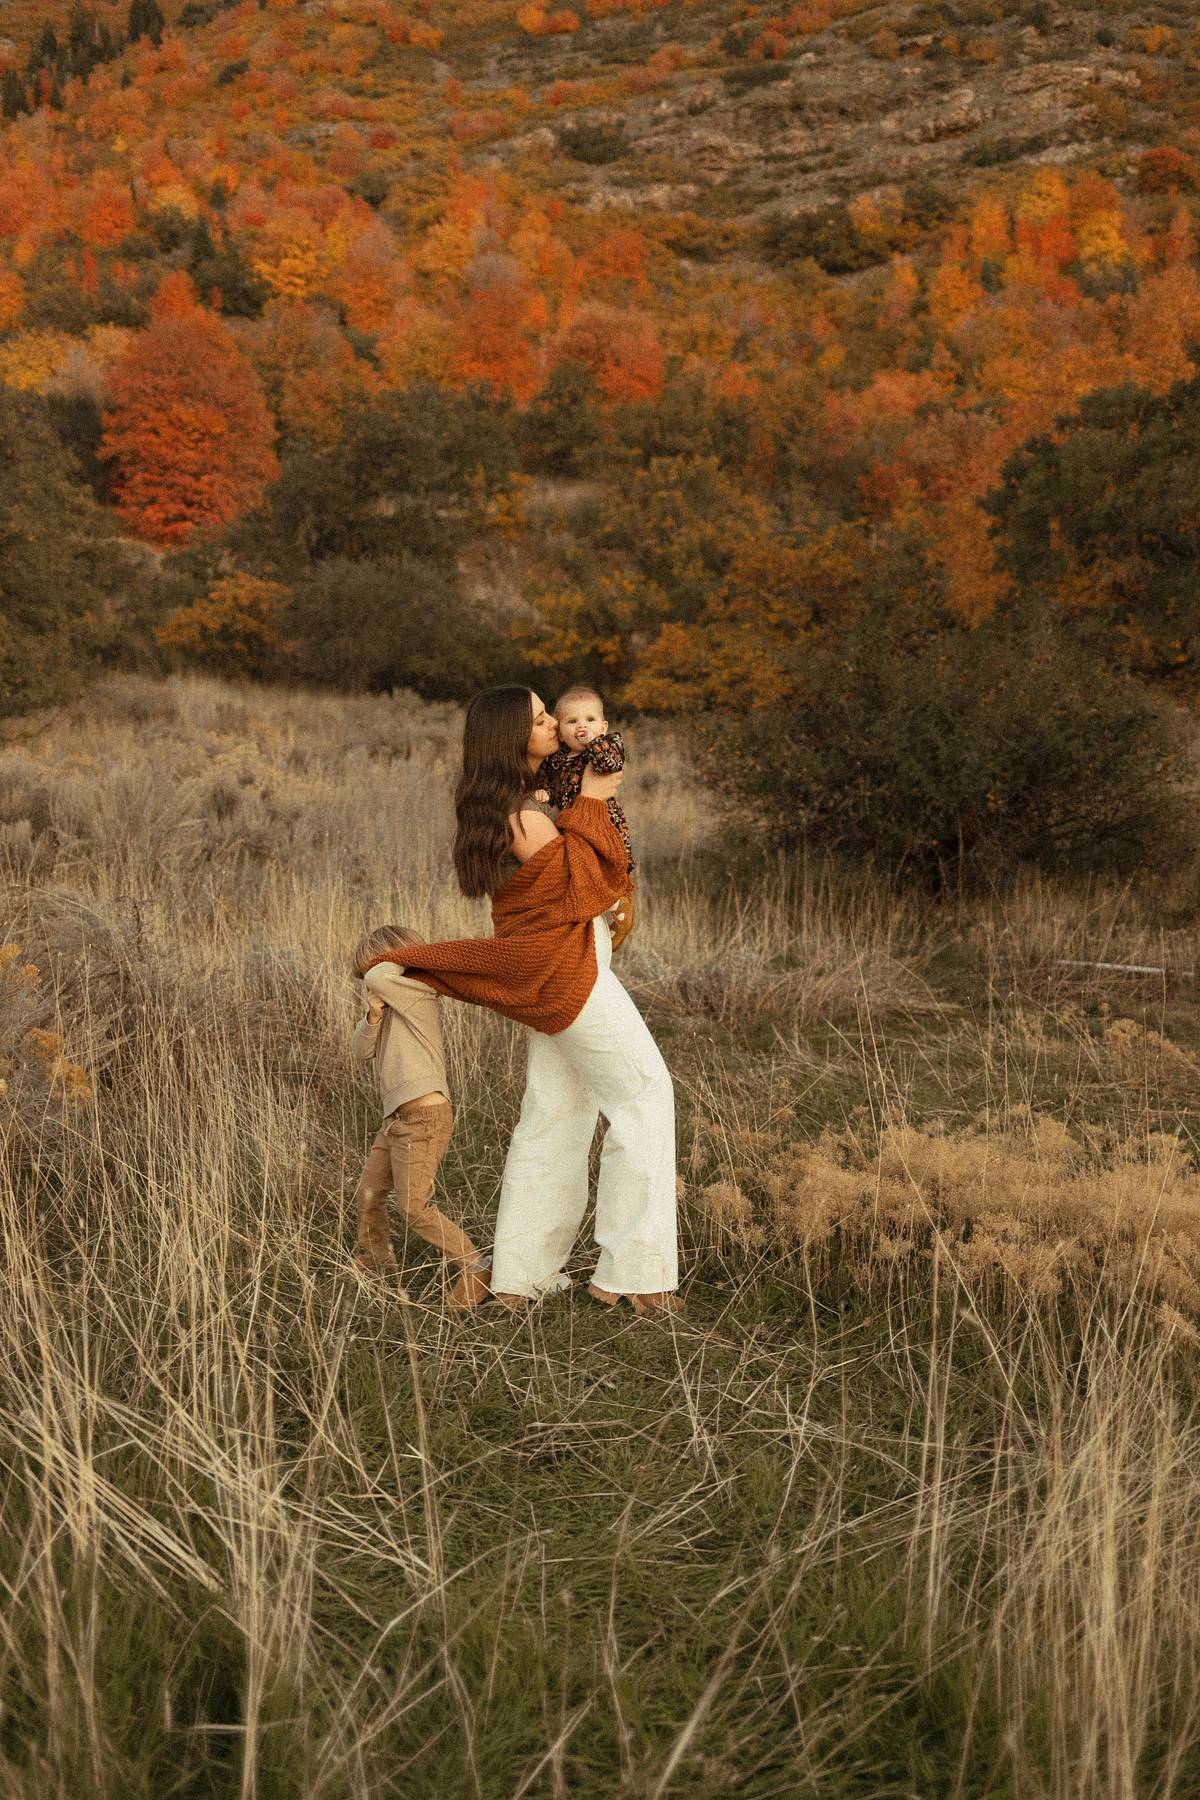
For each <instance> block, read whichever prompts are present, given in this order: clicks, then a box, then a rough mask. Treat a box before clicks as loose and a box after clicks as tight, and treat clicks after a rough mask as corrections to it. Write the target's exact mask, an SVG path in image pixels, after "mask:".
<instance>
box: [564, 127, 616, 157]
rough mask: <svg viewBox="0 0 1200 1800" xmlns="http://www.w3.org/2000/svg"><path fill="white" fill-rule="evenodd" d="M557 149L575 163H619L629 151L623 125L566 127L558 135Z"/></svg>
mask: <svg viewBox="0 0 1200 1800" xmlns="http://www.w3.org/2000/svg"><path fill="white" fill-rule="evenodd" d="M558 147H559V149H560V150H563V151H565V152H566V154H567V155H568V156H570V157H573V158H574V160H575V161H576V162H581V163H592V164H595V165H597V166H598V165H600V164H602V163H611V162H619V161H620V159H621V158H622V157H623V156H624V155H625V153H626V151H627V150H628V149H629V145H628V143H627V141H626V138H625V127H624V125H623V124H622V125H589V124H583V125H567V126H564V127H563V129H562V130H561V131H560V132H559V134H558Z"/></svg>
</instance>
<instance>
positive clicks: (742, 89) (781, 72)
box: [721, 62, 792, 94]
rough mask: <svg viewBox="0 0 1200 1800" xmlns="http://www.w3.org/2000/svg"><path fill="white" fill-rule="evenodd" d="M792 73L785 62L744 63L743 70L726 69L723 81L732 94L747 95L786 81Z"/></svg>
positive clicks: (722, 77)
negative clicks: (774, 83)
mask: <svg viewBox="0 0 1200 1800" xmlns="http://www.w3.org/2000/svg"><path fill="white" fill-rule="evenodd" d="M791 72H792V70H791V64H790V63H785V62H753V63H744V64H743V65H742V66H741V68H737V69H726V70H725V72H724V74H723V75H722V76H721V80H722V81H723V82H724V83H725V86H726V87H727V88H728V90H729V92H730V93H731V94H745V93H748V92H749V90H750V89H751V88H759V87H767V86H768V85H769V84H770V83H771V82H772V81H786V80H787V79H788V77H789V76H790V75H791Z"/></svg>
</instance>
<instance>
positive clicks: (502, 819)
mask: <svg viewBox="0 0 1200 1800" xmlns="http://www.w3.org/2000/svg"><path fill="white" fill-rule="evenodd" d="M532 725H533V694H532V692H531V690H530V689H529V688H524V687H494V688H485V689H484V691H483V693H482V694H476V696H475V698H474V699H473V700H472V702H471V704H470V706H468V708H467V717H466V721H465V723H464V725H463V761H462V774H461V775H460V776H459V778H458V786H457V787H456V788H455V790H454V812H455V816H456V818H457V820H458V829H457V831H456V832H455V834H454V868H455V873H456V874H457V876H458V885H459V887H460V888H461V889H462V891H463V893H464V894H468V895H470V896H471V897H472V898H477V897H478V896H479V895H481V894H489V895H490V894H494V893H495V892H496V890H497V888H498V887H499V886H500V864H501V862H502V860H503V858H504V857H505V856H506V855H507V853H508V851H509V849H510V848H511V840H510V838H509V834H508V815H509V813H511V812H515V811H516V809H517V806H518V804H519V802H520V799H521V796H522V795H523V794H528V793H530V792H531V791H532V789H533V776H532V775H531V774H530V771H529V757H528V753H529V733H530V730H531V728H532Z"/></svg>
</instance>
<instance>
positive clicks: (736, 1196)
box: [0, 678, 1200, 1800]
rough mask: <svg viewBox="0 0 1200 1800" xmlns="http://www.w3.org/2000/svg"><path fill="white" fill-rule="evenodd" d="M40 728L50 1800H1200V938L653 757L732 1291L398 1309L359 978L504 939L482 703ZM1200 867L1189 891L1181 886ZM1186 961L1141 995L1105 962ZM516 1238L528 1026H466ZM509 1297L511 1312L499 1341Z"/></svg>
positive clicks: (42, 1602) (24, 1238)
mask: <svg viewBox="0 0 1200 1800" xmlns="http://www.w3.org/2000/svg"><path fill="white" fill-rule="evenodd" d="M21 729H22V731H23V733H24V735H23V736H21V737H19V738H18V737H10V738H9V740H8V741H7V742H6V743H4V744H3V745H0V919H2V920H3V925H2V926H0V946H2V947H0V1060H2V1063H3V1067H0V1078H2V1079H3V1084H4V1086H3V1092H2V1093H0V1134H2V1135H0V1156H2V1158H3V1161H2V1162H0V1177H2V1178H3V1186H2V1197H0V1203H2V1205H3V1215H4V1216H3V1231H4V1257H3V1265H2V1273H0V1279H2V1281H3V1293H2V1295H0V1702H2V1707H3V1710H2V1714H0V1794H3V1795H12V1796H18V1795H34V1794H36V1795H39V1796H41V1795H55V1796H58V1795H62V1796H68V1795H69V1796H72V1797H76V1796H100V1795H104V1796H113V1797H114V1800H116V1797H120V1800H125V1797H126V1796H138V1795H144V1796H147V1797H149V1796H153V1797H154V1800H161V1797H162V1796H167V1795H192V1796H200V1795H221V1796H224V1795H231V1796H232V1795H237V1796H242V1797H246V1800H248V1797H250V1796H257V1797H260V1800H267V1797H272V1800H274V1797H279V1800H283V1797H285V1796H299V1795H304V1796H322V1797H326V1796H328V1797H329V1800H333V1797H334V1796H360V1795H373V1794H379V1795H385V1794H396V1793H404V1794H430V1795H437V1796H439V1797H441V1796H447V1797H457V1796H464V1797H470V1796H488V1797H491V1796H505V1797H511V1800H519V1797H520V1796H525V1795H530V1796H550V1797H553V1800H557V1797H559V1796H571V1797H572V1800H573V1797H574V1796H592V1795H595V1796H607V1795H628V1796H644V1797H646V1800H654V1797H658V1796H684V1795H686V1796H689V1797H692V1796H698V1797H706V1796H714V1797H715V1796H723V1795H725V1794H728V1793H732V1792H735V1791H736V1792H737V1793H738V1794H744V1795H748V1796H755V1797H760V1796H773V1795H779V1796H785V1795H786V1796H793V1795H795V1796H811V1797H812V1800H850V1797H851V1796H854V1797H861V1800H866V1797H871V1800H883V1797H887V1800H911V1797H913V1796H919V1797H920V1800H941V1797H942V1796H964V1797H965V1796H970V1797H972V1800H975V1797H978V1800H984V1797H985V1796H986V1797H988V1800H1000V1797H1002V1796H1005V1797H1007V1796H1012V1797H1014V1800H1015V1797H1020V1800H1067V1797H1075V1796H1078V1800H1085V1797H1086V1800H1097V1797H1112V1800H1125V1797H1130V1800H1132V1797H1133V1796H1141V1795H1145V1796H1150V1795H1153V1796H1170V1795H1178V1796H1180V1797H1183V1796H1187V1795H1189V1794H1193V1793H1195V1792H1196V1791H1197V1788H1198V1787H1200V1504H1198V1502H1200V1415H1198V1414H1197V1409H1196V1383H1195V1376H1194V1363H1195V1356H1196V1345H1197V1342H1198V1341H1200V1328H1198V1324H1197V1321H1198V1320H1200V1175H1198V1174H1197V1163H1196V1151H1197V1123H1198V1118H1200V1114H1198V1111H1197V1105H1196V1094H1197V1075H1198V1073H1200V1059H1198V1057H1197V1053H1196V1048H1195V1046H1196V1045H1197V1041H1198V1039H1197V1024H1198V1021H1200V1014H1198V1010H1197V1005H1196V998H1195V994H1196V989H1195V982H1194V979H1193V978H1192V975H1191V973H1190V972H1191V971H1194V970H1196V969H1197V968H1198V967H1200V965H1198V964H1197V961H1196V956H1197V954H1198V953H1200V945H1198V944H1197V941H1196V932H1195V928H1194V927H1193V926H1192V925H1190V924H1189V922H1188V916H1187V912H1186V909H1185V907H1184V906H1183V904H1182V903H1181V901H1180V900H1179V899H1178V898H1177V897H1176V895H1173V894H1172V893H1171V892H1170V891H1165V890H1164V891H1160V892H1159V893H1158V894H1156V895H1149V894H1138V893H1136V892H1133V891H1130V890H1117V889H1111V890H1109V889H1106V888H1104V887H1102V886H1092V887H1091V888H1088V889H1086V890H1078V891H1072V892H1068V891H1066V890H1061V891H1055V890H1052V889H1049V888H1047V887H1045V886H1044V885H1041V884H1038V883H1036V882H1032V881H1031V882H1027V883H1025V884H1023V885H1022V886H1021V887H1019V888H1018V889H1017V890H1016V891H1014V892H1013V893H1012V894H1010V895H1008V896H1007V897H1004V898H995V899H979V900H974V901H970V902H966V901H964V902H962V903H958V904H955V905H944V906H942V907H940V908H937V909H934V908H933V907H931V906H930V904H929V903H928V902H927V901H925V900H923V899H922V898H921V897H919V896H913V895H906V894H904V893H902V892H898V891H894V890H893V889H891V888H889V887H888V886H886V885H885V884H884V883H882V882H880V881H879V880H876V879H872V878H870V877H868V876H867V875H865V874H856V873H853V872H846V871H841V872H838V871H835V870H830V869H827V868H823V867H818V866H816V865H814V866H812V867H809V868H804V867H801V868H795V867H794V868H791V869H788V868H784V867H782V866H775V865H770V864H765V863H762V862H758V863H756V862H755V861H754V859H753V858H751V857H748V856H746V855H744V854H743V856H742V860H741V861H740V862H739V863H738V864H737V865H736V867H733V868H729V867H727V866H726V865H725V863H724V862H723V860H722V846H721V842H720V837H719V832H718V826H717V821H716V820H715V818H714V815H713V813H712V810H711V808H710V807H709V806H708V804H707V803H706V800H705V796H704V795H703V794H702V793H701V792H699V791H698V790H697V788H696V786H695V784H694V780H693V777H692V775H691V773H690V765H689V758H688V750H687V743H686V739H684V738H682V737H671V736H668V735H666V734H664V733H660V732H658V731H656V730H654V729H651V728H648V727H642V728H640V729H639V730H638V731H637V732H635V733H634V734H633V739H632V743H633V759H632V768H631V774H630V778H629V781H628V782H627V785H626V789H625V794H624V796H623V797H625V798H627V801H628V811H629V814H630V818H631V823H632V828H633V831H634V835H635V844H636V846H637V848H638V850H639V852H640V854H641V856H642V860H643V883H642V906H641V912H640V922H639V927H638V930H637V931H636V933H635V935H634V937H633V938H631V939H630V941H629V944H628V945H627V947H626V948H625V950H623V951H622V953H621V958H620V966H621V972H622V974H623V976H624V978H625V980H626V981H627V982H628V984H629V985H630V987H631V989H632V990H633V991H634V993H635V995H636V997H637V998H638V1000H639V1003H640V1004H641V1005H642V1006H643V1007H644V1008H645V1010H646V1012H647V1015H648V1017H649V1019H650V1023H651V1026H652V1028H653V1030H654V1031H655V1033H656V1035H657V1037H658V1039H659V1041H660V1043H661V1044H662V1046H663V1048H664V1052H665V1054H666V1056H667V1059H668V1062H669V1063H670V1066H671V1068H672V1072H673V1074H674V1075H675V1078H676V1083H677V1092H678V1098H679V1103H680V1106H679V1110H680V1121H681V1129H680V1157H681V1163H680V1166H681V1174H682V1184H683V1187H682V1199H681V1232H682V1240H683V1248H684V1264H685V1269H686V1277H685V1294H686V1298H687V1312H686V1314H685V1316H684V1317H683V1318H682V1319H680V1320H678V1321H676V1322H674V1323H669V1324H664V1323H656V1324H643V1323H625V1322H624V1321H618V1320H615V1319H613V1318H612V1317H610V1316H609V1315H607V1314H604V1313H601V1312H600V1311H599V1310H598V1309H595V1308H594V1307H592V1306H591V1305H590V1304H589V1303H588V1302H587V1301H586V1300H585V1298H584V1297H583V1294H582V1285H581V1281H580V1280H579V1279H578V1278H579V1277H582V1276H584V1275H585V1274H586V1272H587V1268H588V1260H587V1256H586V1251H585V1248H584V1243H583V1241H581V1248H580V1254H579V1257H578V1261H577V1264H576V1266H575V1269H574V1271H573V1272H574V1273H575V1275H576V1277H577V1280H576V1284H575V1287H574V1290H573V1292H572V1294H571V1295H567V1296H561V1297H556V1298H554V1299H552V1300H549V1301H547V1302H546V1303H545V1304H543V1305H542V1306H541V1307H540V1308H538V1309H537V1310H536V1311H535V1312H534V1313H533V1314H532V1315H531V1316H530V1317H529V1318H528V1319H525V1318H515V1317H514V1316H512V1315H510V1314H498V1313H497V1312H496V1309H490V1310H485V1312H484V1313H483V1314H481V1315H479V1317H478V1318H476V1319H473V1320H471V1321H469V1322H467V1323H460V1322H458V1321H456V1320H455V1319H454V1318H453V1317H452V1316H451V1315H449V1314H448V1313H447V1311H446V1308H445V1305H444V1289H443V1285H442V1280H441V1276H440V1274H439V1272H438V1270H437V1269H436V1268H435V1267H434V1266H433V1264H432V1263H431V1261H430V1259H429V1258H428V1257H427V1256H426V1254H425V1252H424V1249H423V1247H422V1246H420V1245H416V1246H414V1245H413V1244H407V1245H401V1246H400V1248H401V1250H402V1253H403V1255H404V1258H405V1263H404V1269H403V1275H402V1281H403V1286H402V1287H401V1286H397V1285H396V1284H394V1283H393V1284H388V1283H382V1284H381V1283H374V1282H369V1281H365V1280H362V1279H360V1278H359V1277H358V1276H357V1275H356V1274H355V1273H354V1271H353V1269H352V1266H351V1263H350V1260H349V1255H348V1252H349V1247H350V1232H351V1224H350V1219H349V1215H348V1202H349V1196H350V1193H351V1190H352V1186H353V1181H354V1178H355V1176H356V1174H357V1170H358V1166H359V1162H360V1158H361V1155H362V1151H363V1148H364V1145H365V1142H366V1140H367V1137H368V1133H369V1131H370V1129H371V1123H372V1118H373V1099H372V1096H371V1095H370V1093H369V1092H368V1091H367V1090H366V1089H365V1088H364V1087H361V1086H358V1085H356V1081H355V1077H354V1074H353V1071H352V1069H351V1066H350V1061H349V1056H348V1034H349V1028H350V1024H351V1021H352V1018H353V1016H354V1008H355V991H354V984H353V983H352V982H351V981H350V980H349V978H348V976H347V974H346V959H347V954H348V952H349V950H350V948H351V947H352V945H353V943H354V942H355V940H356V939H357V937H358V936H359V935H360V933H361V931H362V930H363V929H364V928H365V927H366V926H368V925H370V924H372V923H378V922H381V921H383V920H385V919H388V918H392V919H396V920H402V921H404V922H409V923H412V924H414V925H416V926H418V927H419V928H421V929H422V930H424V931H426V932H429V933H431V934H436V935H451V934H458V933H464V932H470V931H475V930H478V929H480V928H482V927H483V925H484V915H483V913H482V910H481V909H480V908H478V907H476V906H474V905H472V904H468V903H465V902H463V901H462V900H460V899H459V898H458V897H457V896H456V895H455V894H453V893H452V892H451V890H450V888H449V885H448V882H447V879H446V873H445V871H446V848H447V842H448V835H449V831H448V827H449V805H448V784H449V781H450V779H451V775H452V770H453V765H454V757H455V748H456V739H457V720H456V718H455V716H454V715H453V714H452V713H451V712H450V711H449V710H446V711H442V710H438V709H436V708H427V707H422V706H420V705H419V704H418V703H416V702H406V701H404V700H393V701H388V700H382V699H379V700H369V701H368V700H361V701H349V700H347V701H336V700H332V699H329V700H327V699H313V698H312V697H310V696H289V695H285V694H264V693H259V692H254V691H251V690H238V689H234V688H224V687H221V686H219V685H218V684H215V683H205V682H199V681H188V682H172V683H150V682H142V681H138V680H134V679H132V678H122V679H121V680H119V681H113V682H112V683H111V684H109V685H108V686H107V687H106V688H104V689H102V690H101V691H100V692H99V694H96V695H93V696H91V697H90V698H89V699H88V700H87V701H86V702H84V703H82V704H81V705H80V706H79V707H78V708H76V709H74V710H72V711H70V712H67V713H64V714H61V715H58V716H56V717H55V718H53V719H43V720H35V721H32V722H27V723H26V724H25V725H24V726H23V727H22V728H21ZM1191 878H1192V872H1188V871H1182V872H1181V874H1180V877H1179V880H1178V882H1177V884H1176V889H1177V894H1178V895H1186V892H1187V888H1188V885H1189V883H1190V881H1191ZM1072 960H1074V961H1081V962H1107V963H1139V964H1147V965H1153V966H1155V967H1163V968H1166V969H1167V970H1169V974H1167V975H1166V976H1146V977H1131V976H1128V975H1122V974H1116V973H1112V972H1104V971H1097V970H1088V969H1079V968H1076V967H1072V966H1067V965H1069V964H1070V963H1071V962H1072ZM445 1022H446V1032H447V1039H448V1046H449V1051H450V1057H451V1063H452V1073H453V1079H454V1082H455V1085H456V1088H457V1093H458V1097H459V1102H460V1110H459V1120H458V1127H457V1130H456V1135H455V1139H454V1142H453V1145H452V1147H451V1151H450V1154H449V1156H448V1159H447V1162H446V1164H445V1168H444V1178H445V1189H446V1196H447V1203H448V1204H451V1205H453V1206H454V1207H455V1208H456V1209H457V1210H458V1211H459V1213H460V1214H461V1216H462V1217H463V1218H464V1219H465V1220H466V1222H467V1223H468V1225H469V1227H470V1229H471V1230H472V1231H473V1232H478V1233H480V1234H482V1236H483V1237H484V1239H485V1240H486V1237H487V1234H488V1222H489V1220H490V1218H491V1217H492V1214H493V1211H494V1205H495V1200H496V1194H497V1189H498V1185H499V1177H500V1170H501V1166H502V1160H503V1154H504V1148H505V1144H506V1141H507V1137H508V1133H509V1131H510V1129H511V1126H512V1123H513V1120H514V1118H515V1115H516V1109H517V1106H518V1104H519V1098H520V1089H521V1074H522V1071H521V1052H520V1044H519V1040H518V1039H516V1038H514V1035H513V1034H512V1033H510V1031H509V1030H508V1029H507V1028H506V1027H504V1026H503V1025H501V1024H500V1023H499V1022H498V1021H497V1020H495V1019H494V1018H492V1017H491V1016H489V1015H485V1014H482V1013H478V1012H475V1011H473V1010H468V1009H465V1008H464V1009H459V1008H455V1007H447V1008H446V1009H445ZM493 1315H495V1316H493Z"/></svg>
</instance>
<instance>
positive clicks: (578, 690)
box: [554, 681, 604, 714]
mask: <svg viewBox="0 0 1200 1800" xmlns="http://www.w3.org/2000/svg"><path fill="white" fill-rule="evenodd" d="M568 700H596V701H598V702H599V705H600V711H601V712H603V711H604V695H603V694H602V693H601V692H600V690H599V688H594V687H589V686H588V684H587V682H586V681H580V682H577V683H576V685H575V686H574V687H569V688H564V689H563V691H562V693H561V694H560V695H559V696H558V699H557V700H556V701H555V702H554V711H555V713H556V714H557V713H558V712H559V711H560V710H561V708H562V707H564V706H565V705H566V704H567V701H568Z"/></svg>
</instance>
